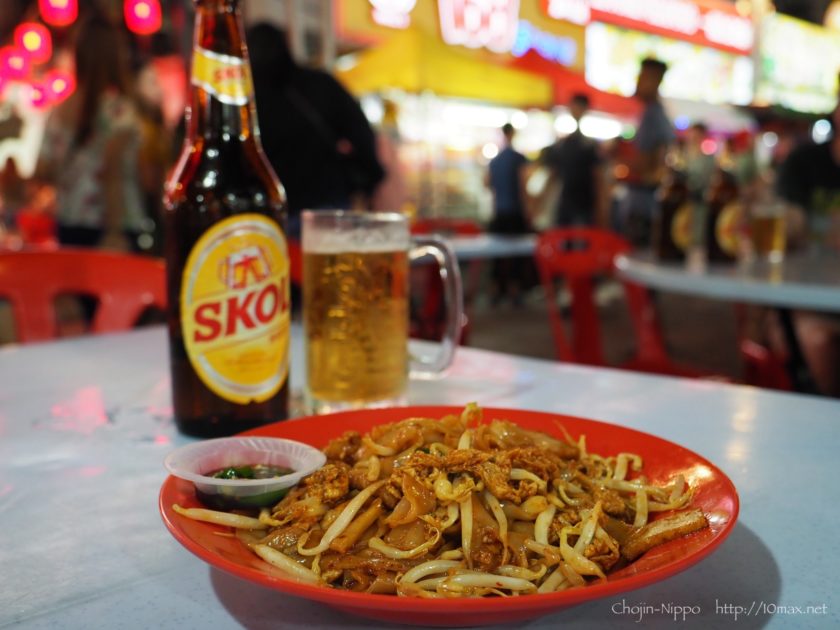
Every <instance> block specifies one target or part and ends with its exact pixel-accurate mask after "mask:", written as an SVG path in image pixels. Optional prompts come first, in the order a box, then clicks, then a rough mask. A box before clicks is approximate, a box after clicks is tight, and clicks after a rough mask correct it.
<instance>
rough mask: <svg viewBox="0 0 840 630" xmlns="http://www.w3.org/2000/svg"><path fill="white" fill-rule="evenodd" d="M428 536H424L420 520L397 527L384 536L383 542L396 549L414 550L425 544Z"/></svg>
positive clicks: (423, 524) (422, 524)
mask: <svg viewBox="0 0 840 630" xmlns="http://www.w3.org/2000/svg"><path fill="white" fill-rule="evenodd" d="M429 538H430V536H428V535H427V534H426V527H425V523H424V522H423V521H420V520H416V521H413V522H411V523H406V524H405V525H398V526H396V527H394V528H393V529H392V530H391V531H389V532H388V533H387V534H385V538H384V540H385V542H386V543H388V544H389V545H391V546H392V547H397V548H398V549H405V550H408V549H414V548H415V547H419V546H420V545H422V544H423V543H424V542H426V541H427V540H428V539H429Z"/></svg>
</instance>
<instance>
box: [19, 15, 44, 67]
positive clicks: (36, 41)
mask: <svg viewBox="0 0 840 630" xmlns="http://www.w3.org/2000/svg"><path fill="white" fill-rule="evenodd" d="M15 45H16V47H17V49H18V50H19V51H21V52H22V53H23V54H24V55H26V56H27V57H29V60H30V61H31V62H32V63H44V62H46V61H49V59H50V57H51V56H52V36H51V35H50V32H49V31H48V30H47V28H46V27H45V26H44V25H43V24H38V23H36V22H24V23H23V24H20V25H18V27H17V28H16V29H15Z"/></svg>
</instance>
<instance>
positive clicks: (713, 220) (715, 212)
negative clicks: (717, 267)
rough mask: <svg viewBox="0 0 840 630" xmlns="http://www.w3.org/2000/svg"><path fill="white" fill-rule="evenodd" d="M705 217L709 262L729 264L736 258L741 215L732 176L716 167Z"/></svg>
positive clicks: (736, 187) (741, 211) (736, 188)
mask: <svg viewBox="0 0 840 630" xmlns="http://www.w3.org/2000/svg"><path fill="white" fill-rule="evenodd" d="M708 207H709V213H708V216H707V217H706V255H707V258H708V260H709V261H710V262H732V261H734V260H735V259H736V258H737V256H738V245H739V240H738V239H739V236H738V230H739V227H740V222H741V215H742V213H743V210H742V206H741V203H740V201H739V199H738V185H737V183H736V180H735V176H734V175H733V174H732V173H730V172H729V171H727V170H724V169H722V168H718V169H717V171H716V172H715V175H714V177H713V178H712V182H711V186H710V187H709V195H708Z"/></svg>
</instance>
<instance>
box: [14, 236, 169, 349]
mask: <svg viewBox="0 0 840 630" xmlns="http://www.w3.org/2000/svg"><path fill="white" fill-rule="evenodd" d="M66 294H81V295H87V296H91V297H93V298H95V299H96V300H97V303H98V304H97V309H96V312H95V313H94V318H93V322H92V325H91V332H94V333H102V332H114V331H120V330H127V329H129V328H131V327H132V326H133V325H134V324H135V323H136V322H137V320H138V318H139V317H140V316H141V315H142V314H143V312H144V311H145V310H146V309H148V308H149V307H157V308H165V306H166V273H165V266H164V264H163V261H161V260H157V259H154V258H147V257H143V256H134V255H130V254H118V253H111V252H102V251H97V250H82V249H59V250H55V251H23V252H11V253H0V299H7V300H9V302H10V303H11V306H12V313H13V317H14V320H15V328H16V331H17V338H18V340H19V341H21V342H29V341H39V340H46V339H54V338H55V337H56V336H57V334H58V326H57V318H56V312H55V299H56V297H58V296H60V295H66Z"/></svg>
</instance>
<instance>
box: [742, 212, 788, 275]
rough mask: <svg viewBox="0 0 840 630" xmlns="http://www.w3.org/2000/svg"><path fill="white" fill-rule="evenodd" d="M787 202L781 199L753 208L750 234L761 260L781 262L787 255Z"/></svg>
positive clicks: (754, 250) (756, 253)
mask: <svg viewBox="0 0 840 630" xmlns="http://www.w3.org/2000/svg"><path fill="white" fill-rule="evenodd" d="M785 212H786V208H785V204H784V203H783V202H781V201H779V200H774V201H769V202H765V203H760V204H756V206H755V207H754V208H753V209H752V214H751V218H750V219H751V220H750V235H751V239H752V246H753V252H754V254H755V256H756V257H757V258H758V259H759V260H767V261H769V262H771V263H780V262H782V260H784V257H785V245H786V240H787V239H786V235H787V232H786V227H785Z"/></svg>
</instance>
